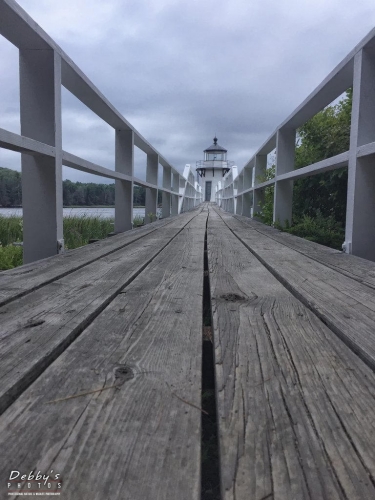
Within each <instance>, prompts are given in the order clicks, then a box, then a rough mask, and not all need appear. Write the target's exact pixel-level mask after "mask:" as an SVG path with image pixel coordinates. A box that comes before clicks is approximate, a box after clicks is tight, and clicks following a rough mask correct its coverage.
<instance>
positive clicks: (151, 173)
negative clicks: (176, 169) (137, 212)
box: [145, 153, 159, 224]
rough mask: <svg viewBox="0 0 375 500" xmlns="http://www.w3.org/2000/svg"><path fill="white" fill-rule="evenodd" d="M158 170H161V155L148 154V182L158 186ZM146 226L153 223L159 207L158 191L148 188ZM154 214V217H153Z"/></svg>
mask: <svg viewBox="0 0 375 500" xmlns="http://www.w3.org/2000/svg"><path fill="white" fill-rule="evenodd" d="M158 168H159V155H157V154H154V153H148V154H147V170H146V182H149V183H151V184H155V186H157V185H158ZM145 205H146V206H145V224H149V223H150V222H152V220H151V216H152V217H153V216H155V217H156V213H157V205H158V189H157V187H155V188H149V187H147V188H146V203H145ZM151 214H152V215H151Z"/></svg>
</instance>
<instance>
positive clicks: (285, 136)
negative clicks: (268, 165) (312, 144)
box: [273, 129, 296, 226]
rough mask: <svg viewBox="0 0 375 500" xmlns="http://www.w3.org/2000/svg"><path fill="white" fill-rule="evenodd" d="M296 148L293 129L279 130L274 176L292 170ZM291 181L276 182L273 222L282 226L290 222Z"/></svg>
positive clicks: (291, 203)
mask: <svg viewBox="0 0 375 500" xmlns="http://www.w3.org/2000/svg"><path fill="white" fill-rule="evenodd" d="M295 148H296V131H295V129H280V130H278V132H277V138H276V176H278V175H281V174H285V173H287V172H291V171H292V170H294V156H295ZM292 206H293V181H292V180H285V181H276V183H275V193H274V204H273V222H274V223H275V222H276V223H278V224H280V225H282V226H283V225H284V224H285V222H286V221H288V222H289V224H291V222H292Z"/></svg>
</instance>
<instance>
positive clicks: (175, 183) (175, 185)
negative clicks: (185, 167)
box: [171, 174, 180, 215]
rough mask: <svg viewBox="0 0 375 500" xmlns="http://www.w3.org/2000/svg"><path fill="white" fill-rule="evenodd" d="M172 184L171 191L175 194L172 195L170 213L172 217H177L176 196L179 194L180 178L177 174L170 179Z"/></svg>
mask: <svg viewBox="0 0 375 500" xmlns="http://www.w3.org/2000/svg"><path fill="white" fill-rule="evenodd" d="M172 181H173V184H172V190H173V192H174V193H176V194H172V206H171V213H172V215H178V198H179V196H178V194H179V189H180V176H179V174H173V178H172Z"/></svg>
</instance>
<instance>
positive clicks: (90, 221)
mask: <svg viewBox="0 0 375 500" xmlns="http://www.w3.org/2000/svg"><path fill="white" fill-rule="evenodd" d="M113 222H114V221H113V219H104V218H102V217H90V216H87V215H84V216H83V217H74V216H71V215H69V216H68V217H64V242H65V248H68V249H72V248H78V247H81V246H83V245H87V243H88V242H89V240H91V239H98V240H101V239H102V238H106V237H107V236H108V233H110V232H112V231H113Z"/></svg>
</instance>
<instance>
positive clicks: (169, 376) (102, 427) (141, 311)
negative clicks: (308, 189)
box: [0, 209, 207, 500]
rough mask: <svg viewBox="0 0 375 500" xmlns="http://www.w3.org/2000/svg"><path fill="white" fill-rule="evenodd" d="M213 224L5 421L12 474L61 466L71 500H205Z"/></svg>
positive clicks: (106, 318) (119, 301) (201, 222)
mask: <svg viewBox="0 0 375 500" xmlns="http://www.w3.org/2000/svg"><path fill="white" fill-rule="evenodd" d="M206 219H207V209H206V210H205V212H202V213H201V214H200V215H198V216H197V217H195V218H193V219H192V221H191V222H190V223H189V224H188V225H187V226H186V227H185V228H184V229H183V231H181V232H180V233H179V234H178V235H177V236H176V237H175V238H174V239H173V240H172V241H171V243H170V244H169V245H168V246H167V247H166V248H165V249H164V250H163V251H162V252H161V253H159V255H158V256H157V257H156V258H155V259H154V260H153V261H152V262H151V263H150V264H149V265H148V266H147V268H146V269H145V270H144V271H143V272H142V273H141V274H140V275H139V276H138V277H137V278H136V279H135V280H134V281H132V283H131V284H130V285H128V286H127V287H126V288H125V289H124V290H123V292H122V293H120V294H119V295H118V296H117V297H116V298H115V299H114V300H113V301H112V302H111V303H110V304H109V305H108V307H107V308H106V309H104V310H103V312H102V313H101V314H100V315H99V316H98V317H97V318H96V319H95V320H94V321H93V322H92V323H91V325H90V326H89V327H88V328H87V329H86V330H85V331H84V332H83V333H82V334H81V336H80V337H79V338H78V339H76V340H75V342H74V343H73V344H72V345H71V346H70V347H69V348H68V349H67V350H66V351H65V352H64V353H63V354H62V355H61V356H60V357H59V358H58V359H57V360H55V361H54V363H53V364H52V365H51V366H49V367H48V368H47V369H46V370H45V372H44V373H43V374H42V375H41V376H40V377H39V378H38V380H36V381H35V382H34V383H33V384H32V385H31V386H30V387H29V388H28V389H27V390H26V391H25V392H24V393H23V394H22V395H21V396H20V397H19V398H18V399H17V401H15V402H14V403H13V405H11V407H10V408H8V410H7V411H6V412H5V413H4V414H3V415H2V416H1V417H0V449H1V450H2V453H1V454H0V471H1V472H0V476H1V477H3V478H6V477H7V475H8V474H9V471H10V470H12V469H14V468H17V470H27V471H28V470H31V469H33V470H42V471H44V470H47V471H49V470H51V469H53V470H54V471H55V472H57V473H61V474H62V478H63V488H62V490H61V497H62V498H64V500H76V499H78V498H79V499H82V500H88V499H90V500H103V499H107V498H108V499H109V498H110V499H111V500H117V499H118V500H154V499H156V498H157V499H158V500H170V499H181V500H188V499H189V500H192V499H195V500H198V498H200V429H201V412H200V410H199V409H197V408H196V406H197V407H199V406H200V400H201V362H202V359H201V354H202V290H203V251H204V233H205V225H206ZM160 231H161V230H160ZM119 368H122V369H123V371H125V369H127V370H128V374H127V375H126V374H125V378H121V377H119V378H117V379H116V374H118V369H119ZM121 382H123V383H122V384H121ZM116 383H117V384H118V389H113V388H111V389H109V387H111V386H113V385H116ZM98 388H102V389H103V391H101V392H95V393H92V394H88V395H85V396H81V397H77V398H75V399H65V400H61V401H57V402H55V403H49V402H50V401H52V400H57V399H59V398H65V397H67V396H71V395H76V394H77V393H81V392H85V391H92V390H96V389H98ZM106 389H107V390H106ZM48 403H49V404H48ZM194 405H195V406H194ZM0 491H1V492H2V493H3V495H5V493H6V483H5V481H4V480H3V481H2V482H1V483H0ZM2 497H3V496H1V498H2Z"/></svg>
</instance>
